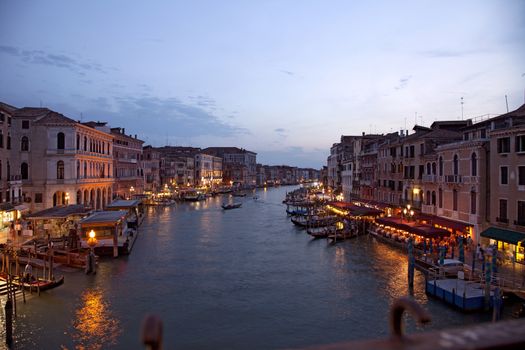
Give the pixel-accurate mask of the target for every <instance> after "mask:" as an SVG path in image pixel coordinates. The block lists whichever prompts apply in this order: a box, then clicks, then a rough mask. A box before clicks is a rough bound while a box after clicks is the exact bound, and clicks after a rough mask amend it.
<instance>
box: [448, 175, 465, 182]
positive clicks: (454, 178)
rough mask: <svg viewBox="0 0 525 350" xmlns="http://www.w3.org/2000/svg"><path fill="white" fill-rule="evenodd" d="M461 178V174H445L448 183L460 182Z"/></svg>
mask: <svg viewBox="0 0 525 350" xmlns="http://www.w3.org/2000/svg"><path fill="white" fill-rule="evenodd" d="M461 179H462V176H461V175H445V183H448V184H460V183H461Z"/></svg>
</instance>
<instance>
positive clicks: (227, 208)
mask: <svg viewBox="0 0 525 350" xmlns="http://www.w3.org/2000/svg"><path fill="white" fill-rule="evenodd" d="M241 205H242V203H233V204H223V205H221V207H222V209H224V210H229V209H237V208H240V207H241Z"/></svg>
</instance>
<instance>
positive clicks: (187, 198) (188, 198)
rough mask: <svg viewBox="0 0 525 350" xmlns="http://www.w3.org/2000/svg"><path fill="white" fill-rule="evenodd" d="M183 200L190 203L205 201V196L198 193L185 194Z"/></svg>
mask: <svg viewBox="0 0 525 350" xmlns="http://www.w3.org/2000/svg"><path fill="white" fill-rule="evenodd" d="M183 198H184V200H185V201H190V202H197V201H202V200H204V199H206V196H205V195H204V194H202V193H198V192H187V193H185V194H184V197H183Z"/></svg>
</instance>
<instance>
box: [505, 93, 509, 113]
mask: <svg viewBox="0 0 525 350" xmlns="http://www.w3.org/2000/svg"><path fill="white" fill-rule="evenodd" d="M505 104H506V105H507V113H509V101H508V100H507V95H505Z"/></svg>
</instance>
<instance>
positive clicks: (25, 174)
mask: <svg viewBox="0 0 525 350" xmlns="http://www.w3.org/2000/svg"><path fill="white" fill-rule="evenodd" d="M20 175H21V176H22V180H27V179H28V178H29V166H28V165H27V163H26V162H24V163H22V164H21V165H20Z"/></svg>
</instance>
